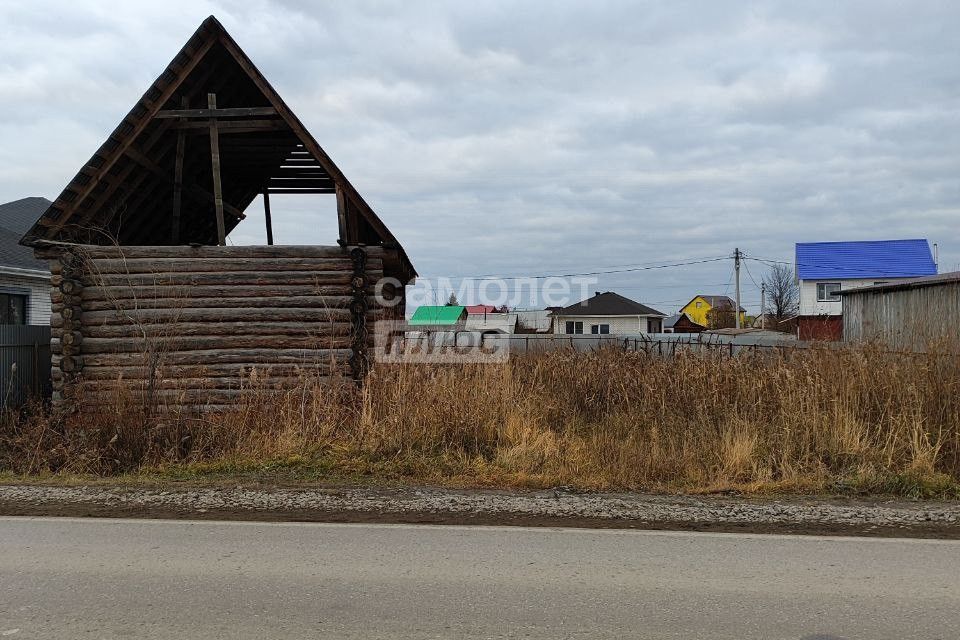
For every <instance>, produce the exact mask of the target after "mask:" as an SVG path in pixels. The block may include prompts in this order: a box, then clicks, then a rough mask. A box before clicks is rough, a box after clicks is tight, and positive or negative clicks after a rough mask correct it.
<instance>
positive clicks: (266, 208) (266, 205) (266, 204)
mask: <svg viewBox="0 0 960 640" xmlns="http://www.w3.org/2000/svg"><path fill="white" fill-rule="evenodd" d="M263 216H264V218H265V219H266V224H267V245H268V246H273V220H272V219H271V218H270V190H269V189H264V190H263Z"/></svg>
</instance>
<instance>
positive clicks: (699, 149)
mask: <svg viewBox="0 0 960 640" xmlns="http://www.w3.org/2000/svg"><path fill="white" fill-rule="evenodd" d="M0 7H2V8H0V202H6V201H9V200H14V199H17V198H21V197H25V196H33V195H42V196H45V197H47V198H51V199H52V198H54V197H55V196H56V195H57V194H58V193H59V192H60V190H61V189H62V188H63V186H64V185H65V184H66V182H67V181H68V180H69V179H70V178H72V177H73V175H74V174H75V173H76V171H77V170H78V169H79V168H80V166H81V165H82V164H83V163H84V162H85V161H86V160H87V159H88V158H89V157H90V155H91V154H92V152H93V151H94V150H95V149H96V148H97V147H98V146H99V145H100V144H101V143H102V142H103V140H104V139H105V137H106V135H107V134H108V133H109V132H110V131H111V130H112V129H113V128H114V127H115V126H116V124H117V123H118V122H119V121H120V119H121V118H122V117H123V115H125V114H126V112H127V111H128V110H129V109H130V107H131V106H132V105H133V103H134V102H135V101H136V100H137V99H138V98H139V97H140V96H141V95H142V93H143V92H144V90H145V89H146V88H147V87H148V86H149V85H150V83H151V82H152V81H153V80H154V79H155V78H156V76H157V75H158V74H159V73H160V72H161V71H162V70H163V68H164V67H165V66H166V64H167V63H168V62H169V61H170V59H171V58H172V57H173V56H174V54H175V53H176V52H177V51H178V50H179V48H180V47H181V46H182V45H183V43H184V42H185V41H186V39H187V38H188V37H189V36H190V34H192V33H193V31H194V30H195V29H196V27H197V26H198V25H199V23H200V22H201V21H202V20H203V19H204V18H205V17H206V16H207V15H209V14H214V15H216V16H217V17H218V18H219V19H220V21H221V22H222V23H223V24H224V26H225V27H226V28H227V30H228V31H230V33H231V34H232V35H233V36H234V38H235V39H236V40H237V41H238V42H239V44H240V46H241V47H242V48H243V49H244V50H245V51H246V52H247V54H248V55H249V56H250V57H251V58H252V59H253V61H254V62H255V63H256V64H257V65H258V66H259V67H260V69H261V71H263V73H264V74H265V75H266V76H267V78H269V79H270V81H271V82H272V84H273V85H274V86H275V87H276V88H277V90H278V91H279V92H280V94H281V95H282V96H283V97H284V99H285V100H286V101H287V103H288V104H289V105H290V106H291V107H292V108H293V110H294V112H296V113H297V114H298V115H299V117H300V118H301V119H302V120H303V121H304V122H305V124H306V125H307V127H308V128H309V129H310V130H311V132H312V133H313V134H314V136H315V137H316V138H317V139H318V140H319V142H320V144H321V145H323V146H324V148H325V149H326V151H327V152H328V153H329V154H330V155H331V156H332V157H333V159H334V161H335V162H336V163H337V164H338V165H339V166H340V168H341V169H342V170H343V171H344V172H345V173H346V174H347V176H348V177H349V178H350V179H351V181H352V182H353V183H354V184H355V185H356V186H357V188H358V189H359V190H360V192H361V193H362V194H363V195H364V196H365V197H366V199H367V200H368V201H369V202H370V203H371V204H372V205H373V207H374V208H375V209H376V210H377V211H378V212H379V214H380V215H381V217H382V218H383V219H384V221H385V222H386V223H387V224H388V225H389V226H390V228H391V230H392V231H393V232H394V233H395V234H396V235H397V237H398V238H399V239H400V241H401V242H402V243H403V244H404V246H405V247H406V249H407V252H408V254H409V255H410V257H411V259H412V260H413V262H414V265H415V266H416V267H417V269H418V271H419V272H420V274H421V275H422V276H423V277H424V278H433V277H437V276H461V275H477V274H484V275H485V274H505V275H539V274H555V273H576V272H586V271H597V270H607V268H619V267H622V266H624V265H627V266H630V265H658V264H666V263H676V262H685V261H690V260H696V259H703V258H710V257H716V256H723V255H728V254H731V253H732V252H733V249H734V247H737V246H738V247H740V249H741V250H742V251H744V252H746V253H747V254H748V255H753V256H759V257H764V258H774V259H783V260H791V259H792V255H793V243H794V242H798V241H821V240H854V239H888V238H914V237H923V238H928V239H930V241H931V242H938V243H939V245H940V258H941V260H940V263H941V270H952V269H958V268H960V266H958V265H960V224H958V221H960V44H958V42H960V41H958V37H960V36H958V33H960V3H956V2H926V3H924V2H909V3H907V2H897V3H893V2H889V3H888V2H880V1H871V2H863V3H853V2H847V3H837V2H825V3H814V2H784V3H747V2H738V3H721V2H714V1H708V0H704V1H703V2H693V3H682V2H676V1H670V2H660V3H639V2H599V1H596V0H591V1H586V0H584V1H581V2H575V3H573V2H570V3H567V2H557V1H549V2H547V1H543V2H535V1H533V0H528V1H526V2H516V3H505V2H469V3H468V2H450V3H448V5H447V8H443V6H442V5H439V3H423V4H420V3H417V2H412V1H409V0H404V1H401V2H386V3H367V2H356V1H351V2H310V3H306V2H304V3H300V2H283V1H275V2H266V1H261V2H256V1H253V2H243V3H230V2H209V1H203V0H189V1H181V0H165V1H164V2H149V3H143V5H142V6H141V5H140V3H137V2H117V1H115V0H114V1H111V2H103V3H98V2H78V1H70V2H43V1H34V2H20V1H10V0H0ZM301 198H302V197H290V198H286V199H281V197H279V196H278V197H277V198H276V202H272V204H273V205H274V207H273V208H274V219H275V226H276V236H277V240H278V242H280V243H286V244H304V243H320V244H332V242H333V241H334V240H335V239H336V217H335V205H334V202H333V198H332V196H330V197H328V196H314V197H313V198H312V199H309V200H306V201H304V200H301ZM248 214H249V219H248V220H246V221H244V222H243V223H242V225H241V226H240V227H238V229H237V230H236V231H235V232H234V233H233V234H232V236H233V237H232V240H233V241H234V242H235V243H237V244H250V243H262V242H264V240H263V238H264V234H263V229H262V224H263V219H262V213H261V211H260V207H259V206H258V203H254V205H252V206H251V209H250V210H249V211H248ZM747 266H748V267H749V269H750V273H749V274H747V273H744V294H743V297H744V300H745V302H746V303H747V304H746V306H748V307H749V308H751V309H756V308H757V307H758V304H757V303H758V302H759V292H758V291H757V290H756V289H755V287H754V286H753V282H751V277H752V279H754V280H756V281H757V282H759V280H760V278H761V276H762V275H763V271H764V269H765V267H764V265H763V264H761V263H757V262H747ZM731 270H732V261H722V262H709V263H703V264H697V265H688V266H684V267H675V268H669V269H658V270H651V271H637V272H631V273H625V274H610V275H605V276H602V277H601V282H600V289H601V290H607V289H613V290H616V291H619V292H621V293H623V294H624V295H627V296H628V297H631V298H634V299H636V300H639V301H642V302H646V303H648V304H651V305H652V306H654V307H656V308H658V309H660V310H661V311H664V312H666V313H672V312H674V311H675V310H676V309H677V308H679V306H680V305H681V304H682V303H683V302H686V301H687V300H688V299H689V298H691V297H692V296H693V295H694V294H695V293H724V292H725V291H726V292H728V293H732V286H730V285H729V284H728V283H729V282H730V276H731Z"/></svg>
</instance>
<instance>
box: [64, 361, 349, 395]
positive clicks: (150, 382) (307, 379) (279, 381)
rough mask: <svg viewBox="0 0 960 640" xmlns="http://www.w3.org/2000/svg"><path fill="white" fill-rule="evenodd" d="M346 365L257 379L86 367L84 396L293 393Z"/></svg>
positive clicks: (318, 382) (324, 381)
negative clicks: (113, 372) (131, 373)
mask: <svg viewBox="0 0 960 640" xmlns="http://www.w3.org/2000/svg"><path fill="white" fill-rule="evenodd" d="M344 369H345V367H344V366H343V365H340V366H339V367H337V368H336V369H334V370H333V371H323V372H314V373H313V374H308V373H306V372H300V373H289V374H286V375H282V374H276V375H269V376H267V375H266V374H264V375H258V376H257V377H256V378H252V377H249V376H247V377H244V376H240V375H233V376H211V375H207V376H203V375H201V376H197V377H191V378H186V377H166V376H164V377H155V378H153V379H149V378H147V377H140V378H121V377H114V378H99V379H94V378H90V377H89V376H87V369H86V368H84V370H83V380H84V385H83V388H84V394H83V395H84V396H85V395H86V394H87V393H89V392H92V393H106V392H112V393H117V392H120V393H123V392H127V393H131V394H133V395H134V396H135V397H136V396H139V395H141V394H145V393H150V392H151V391H152V392H164V391H171V392H174V391H182V392H184V393H186V394H190V395H191V396H192V395H193V394H197V396H198V397H203V395H202V394H204V393H214V394H215V393H219V392H221V391H226V390H242V391H244V392H249V393H257V392H261V393H264V394H270V395H273V394H276V393H278V392H285V391H286V392H289V391H293V390H297V389H300V388H302V387H303V386H304V385H307V386H309V385H311V384H327V383H328V382H329V377H330V376H329V374H330V373H341V372H344Z"/></svg>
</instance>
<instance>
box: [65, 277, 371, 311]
mask: <svg viewBox="0 0 960 640" xmlns="http://www.w3.org/2000/svg"><path fill="white" fill-rule="evenodd" d="M373 291H374V287H373V286H372V285H371V286H370V287H368V288H367V293H368V294H372V293H373ZM351 292H352V288H351V287H350V285H349V284H348V283H344V284H339V285H322V286H318V285H315V284H312V283H311V284H303V285H274V284H269V285H260V286H256V285H197V286H191V285H179V286H150V287H136V288H131V287H129V286H126V285H117V286H105V287H104V286H97V287H86V288H85V289H84V290H83V292H82V293H81V294H80V298H81V301H82V303H81V306H82V308H86V305H87V303H88V302H89V301H98V302H99V301H109V302H116V304H122V305H123V307H124V308H137V304H139V303H141V302H142V303H143V304H144V308H148V307H150V306H151V305H148V304H147V303H146V302H145V301H147V300H173V301H178V302H180V306H183V305H184V302H183V301H184V300H186V299H190V300H202V299H206V298H216V297H220V298H223V299H224V300H230V299H233V298H254V299H257V298H259V299H262V300H270V299H271V298H274V297H277V299H278V300H280V299H282V298H280V297H278V296H282V297H290V298H298V297H306V298H309V297H316V296H320V297H331V296H336V297H339V296H348V295H350V293H351ZM128 300H129V301H130V302H129V303H128V302H126V301H128ZM152 306H153V307H156V308H163V307H170V306H173V305H172V303H171V304H163V305H159V304H158V305H152ZM214 306H216V305H214ZM223 306H225V307H229V306H231V305H229V304H224V305H223ZM241 306H242V305H241ZM247 306H250V307H253V306H260V305H254V304H253V303H251V304H249V305H247ZM265 306H269V305H265ZM290 306H297V305H290ZM331 306H337V305H332V304H331ZM91 308H92V307H91ZM107 308H109V309H115V308H116V306H115V305H114V306H111V307H107Z"/></svg>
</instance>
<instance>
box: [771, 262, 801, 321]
mask: <svg viewBox="0 0 960 640" xmlns="http://www.w3.org/2000/svg"><path fill="white" fill-rule="evenodd" d="M763 283H764V285H766V289H767V309H768V311H767V313H769V314H770V315H771V316H772V317H773V319H774V320H775V321H776V322H777V325H778V326H779V324H780V323H782V322H783V321H784V320H786V319H788V318H792V317H793V316H795V315H797V311H798V310H799V307H800V289H799V287H798V286H797V281H796V279H794V277H793V271H792V270H791V269H790V267H788V266H787V265H785V264H775V265H773V266H772V267H771V268H770V271H768V272H767V276H766V277H765V278H764V279H763ZM771 328H777V327H771Z"/></svg>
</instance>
